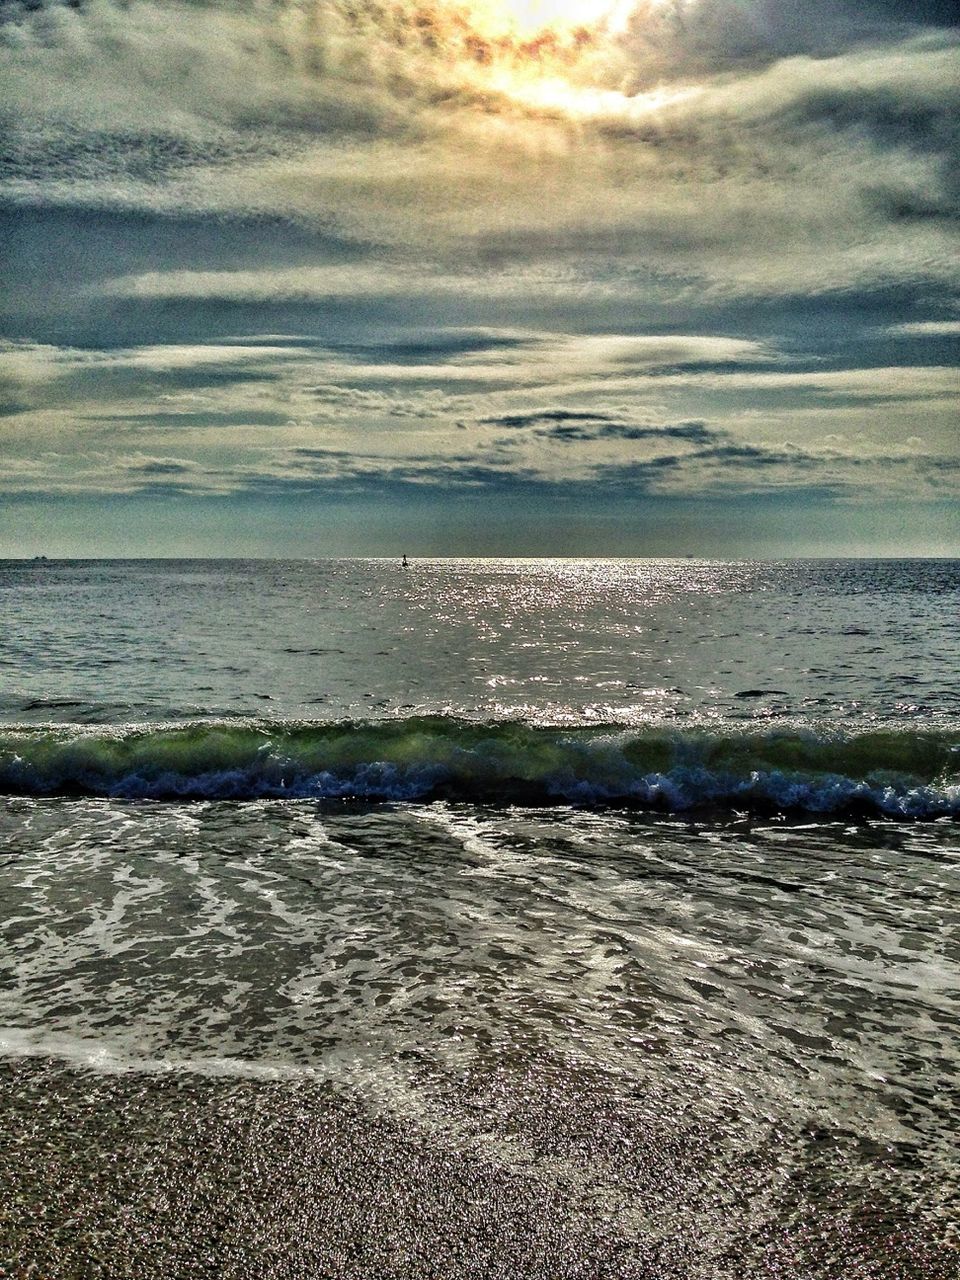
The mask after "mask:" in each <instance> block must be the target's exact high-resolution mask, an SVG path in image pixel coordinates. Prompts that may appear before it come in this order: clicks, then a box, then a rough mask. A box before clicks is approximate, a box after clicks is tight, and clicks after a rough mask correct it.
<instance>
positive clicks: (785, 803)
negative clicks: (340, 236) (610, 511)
mask: <svg viewBox="0 0 960 1280" xmlns="http://www.w3.org/2000/svg"><path fill="white" fill-rule="evenodd" d="M958 815H960V561H957V560H936V559H927V560H866V559H847V560H839V559H838V560H791V561H768V560H742V561H726V560H710V559H699V558H692V557H687V558H682V559H658V560H650V559H615V560H598V559H554V560H549V559H536V560H532V559H502V560H496V559H422V560H418V559H416V558H414V559H412V560H411V562H410V564H409V567H407V568H404V567H402V566H401V563H400V559H399V557H396V558H393V559H322V558H321V559H309V560H308V559H304V560H102V561H95V560H53V559H51V560H34V561H26V560H19V561H15V560H8V561H4V562H0V1066H2V1071H0V1106H2V1117H0V1184H2V1186H0V1190H4V1191H5V1192H6V1198H5V1199H4V1197H3V1196H0V1200H3V1202H4V1203H5V1205H6V1207H5V1208H3V1209H0V1274H3V1275H21V1274H22V1275H24V1276H26V1275H34V1274H36V1275H44V1276H50V1277H52V1276H59V1275H63V1276H67V1275H70V1276H74V1275H83V1276H88V1275H89V1276H128V1275H129V1276H148V1275H154V1274H156V1275H158V1276H160V1275H163V1276H164V1277H175V1276H179V1275H193V1274H203V1275H214V1274H216V1275H224V1276H225V1275H234V1274H236V1275H238V1276H239V1275H245V1276H248V1277H257V1276H304V1277H306V1276H356V1277H364V1276H369V1277H371V1280H375V1278H379V1277H381V1276H382V1277H389V1276H398V1277H400V1276H403V1277H412V1276H421V1275H422V1276H431V1277H435V1280H444V1278H445V1277H459V1276H490V1277H494V1276H501V1275H503V1276H507V1275H510V1276H515V1277H523V1276H539V1275H543V1276H545V1277H551V1278H552V1280H558V1278H559V1277H566V1276H571V1277H573V1276H578V1277H582V1278H583V1280H598V1278H600V1277H639V1278H641V1280H647V1278H650V1280H653V1278H656V1280H679V1277H684V1280H723V1278H725V1277H730V1278H731V1280H733V1278H735V1277H736V1278H739V1277H757V1278H760V1277H764V1278H769V1280H773V1277H778V1278H785V1280H802V1278H804V1277H810V1278H813V1277H817V1278H818V1280H858V1278H863V1280H866V1278H868V1277H870V1278H876V1280H889V1278H892V1277H918V1278H922V1280H932V1278H935V1277H936V1278H939V1277H956V1276H958V1275H960V1249H958V1245H960V1150H958V1135H960V1037H958V1033H960V892H958V891H960V826H958ZM265 1117H267V1118H268V1119H265ZM271 1117H272V1118H271ZM338 1117H339V1118H338ZM338 1134H340V1135H342V1136H341V1137H340V1138H338V1137H337V1135H338ZM277 1144H280V1146H279V1147H278V1145H277ZM281 1147H282V1154H276V1153H277V1152H278V1151H279V1150H280V1148H281ZM271 1152H273V1153H274V1154H273V1155H271V1154H270V1153H271ZM318 1153H321V1154H318ZM358 1153H359V1154H358ZM4 1156H6V1159H4ZM291 1162H293V1164H292V1165H291ZM338 1162H340V1163H338ZM294 1166H295V1167H296V1169H297V1170H299V1172H297V1173H296V1176H294V1175H293V1174H291V1173H290V1172H289V1171H290V1168H291V1167H294ZM4 1169H5V1170H6V1172H5V1173H4V1172H3V1170H4ZM124 1170H126V1171H127V1172H126V1173H124V1172H123V1171H124ZM284 1171H286V1172H284ZM118 1179H119V1181H118ZM177 1188H180V1190H179V1191H178V1190H177ZM204 1188H206V1189H205V1190H204ZM218 1188H219V1190H218ZM218 1196H219V1197H220V1198H219V1200H218V1198H217V1197H218ZM218 1204H220V1205H222V1204H229V1205H231V1206H233V1208H232V1210H231V1213H230V1214H228V1215H227V1218H224V1216H223V1213H222V1212H221V1211H220V1210H219V1209H216V1206H217V1205H218ZM338 1206H339V1207H340V1210H339V1212H338ZM218 1213H219V1214H220V1216H219V1217H218ZM265 1224H266V1225H265ZM185 1240H186V1241H188V1242H189V1248H187V1246H186V1245H184V1244H183V1241H185ZM178 1241H179V1243H178ZM4 1249H6V1251H7V1260H6V1265H7V1267H8V1268H9V1270H4V1269H3V1266H4V1261H3V1252H4ZM198 1259H200V1262H198V1261H197V1260H198ZM201 1263H202V1265H201ZM204 1267H206V1268H207V1269H206V1270H204V1269H203V1268H204ZM18 1268H19V1269H18ZM151 1268H153V1269H151Z"/></svg>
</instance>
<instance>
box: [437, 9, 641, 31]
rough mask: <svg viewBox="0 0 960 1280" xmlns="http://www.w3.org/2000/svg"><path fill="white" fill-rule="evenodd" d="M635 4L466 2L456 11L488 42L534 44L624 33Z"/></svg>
mask: <svg viewBox="0 0 960 1280" xmlns="http://www.w3.org/2000/svg"><path fill="white" fill-rule="evenodd" d="M634 4H635V0H463V3H461V4H459V5H458V6H457V7H458V8H460V9H461V10H462V12H464V13H465V15H467V17H468V20H469V22H470V25H471V26H472V27H473V29H474V30H475V31H476V32H477V34H478V35H480V36H482V37H484V38H486V39H488V40H535V39H536V37H537V36H539V35H541V34H545V33H552V34H554V35H556V36H560V37H570V36H573V35H575V34H576V33H578V32H583V33H584V34H585V35H589V34H592V33H595V32H597V31H598V30H605V31H617V30H621V29H622V28H623V26H624V24H625V23H626V21H627V19H628V17H629V15H630V12H631V10H632V9H633V7H634Z"/></svg>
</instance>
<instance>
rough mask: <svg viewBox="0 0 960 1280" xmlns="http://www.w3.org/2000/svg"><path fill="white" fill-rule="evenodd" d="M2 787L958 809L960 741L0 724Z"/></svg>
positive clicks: (418, 723) (332, 726)
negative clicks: (5, 727) (99, 728)
mask: <svg viewBox="0 0 960 1280" xmlns="http://www.w3.org/2000/svg"><path fill="white" fill-rule="evenodd" d="M0 792H2V793H5V794H18V795H92V796H110V797H123V798H129V799H137V798H153V799H173V798H197V799H201V798H202V799H252V798H259V797H285V798H314V799H337V798H339V799H362V800H367V801H392V800H395V801H402V800H425V799H431V798H439V797H443V798H446V799H459V798H462V799H465V800H467V799H469V800H480V801H489V802H505V801H508V802H514V803H525V802H527V803H539V804H549V803H556V802H563V803H572V804H588V805H589V804H605V803H628V804H636V805H640V806H646V807H651V808H658V809H664V810H671V811H683V810H691V809H697V808H709V807H713V808H717V807H719V808H728V809H741V808H743V809H750V808H762V809H781V810H805V811H809V812H822V813H830V812H838V811H843V810H861V811H868V812H875V813H883V814H891V815H901V816H910V817H935V816H938V815H944V814H957V813H960V734H956V733H955V734H952V735H951V734H948V733H943V732H928V733H917V732H914V731H907V730H903V731H893V730H882V731H881V730H878V731H875V732H870V733H861V734H856V735H826V734H815V733H813V732H802V731H797V730H791V731H783V730H780V731H770V730H768V731H766V732H758V731H756V730H752V731H747V730H744V731H741V732H734V731H730V730H726V731H722V732H721V731H716V732H711V731H707V730H699V731H683V732H679V731H678V732H673V731H667V730H664V729H660V728H657V729H654V728H647V729H636V728H631V729H624V728H622V727H616V728H614V727H606V728H604V727H600V726H591V727H583V728H544V727H539V726H534V725H530V724H526V723H522V722H507V723H503V722H501V723H476V722H472V721H462V720H456V719H453V718H448V717H443V716H418V717H412V718H408V719H398V720H386V721H377V722H356V721H341V722H336V723H276V722H251V721H242V722H223V721H219V722H202V723H195V724H190V725H173V726H163V727H159V728H158V727H149V728H147V727H141V726H123V727H118V728H115V729H112V730H111V731H109V732H106V731H103V730H92V729H88V728H79V727H56V728H53V727H48V728H34V727H31V728H20V727H18V728H9V729H5V730H3V731H0Z"/></svg>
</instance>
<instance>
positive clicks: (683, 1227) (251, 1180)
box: [0, 1060, 958, 1280]
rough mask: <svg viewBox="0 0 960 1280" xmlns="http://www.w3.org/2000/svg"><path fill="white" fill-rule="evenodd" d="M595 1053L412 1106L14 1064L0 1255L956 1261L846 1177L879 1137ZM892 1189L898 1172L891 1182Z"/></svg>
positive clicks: (220, 1260) (600, 1265) (186, 1272)
mask: <svg viewBox="0 0 960 1280" xmlns="http://www.w3.org/2000/svg"><path fill="white" fill-rule="evenodd" d="M607 1084H609V1082H605V1081H604V1080H603V1077H602V1074H594V1075H592V1076H591V1077H590V1078H587V1077H581V1078H579V1079H576V1078H574V1077H572V1076H570V1075H569V1074H568V1075H567V1076H566V1077H564V1076H563V1075H561V1074H559V1072H558V1070H549V1069H544V1064H541V1067H540V1068H539V1069H531V1067H530V1066H529V1065H527V1066H525V1067H523V1068H519V1067H518V1068H517V1069H515V1070H512V1071H503V1072H498V1073H495V1074H494V1075H493V1076H490V1077H488V1078H486V1079H483V1080H480V1079H472V1080H471V1079H467V1080H463V1081H461V1082H459V1088H458V1093H457V1097H456V1102H457V1104H458V1110H457V1112H456V1116H455V1118H454V1117H453V1115H452V1113H450V1112H448V1113H447V1116H446V1118H445V1117H444V1115H443V1107H444V1106H448V1107H449V1106H451V1105H452V1103H453V1101H454V1100H453V1098H452V1096H451V1095H450V1093H449V1089H450V1082H447V1086H446V1088H447V1090H448V1092H447V1096H446V1098H444V1097H443V1096H442V1093H440V1094H438V1093H437V1092H436V1091H434V1093H433V1098H434V1102H433V1105H432V1108H431V1109H432V1110H433V1114H424V1115H422V1116H421V1117H419V1118H418V1119H413V1118H412V1117H410V1116H402V1115H399V1114H390V1113H389V1112H388V1111H386V1110H384V1109H382V1108H374V1107H372V1106H371V1105H370V1104H369V1103H368V1102H364V1101H362V1100H361V1099H360V1098H358V1097H357V1096H352V1095H350V1094H348V1093H344V1092H343V1091H339V1090H335V1089H333V1088H330V1087H328V1086H325V1085H323V1084H321V1083H319V1082H317V1081H312V1080H309V1079H302V1080H299V1081H290V1080H287V1081H251V1080H237V1079H232V1080H225V1079H211V1078H205V1077H203V1076H200V1075H196V1074H192V1073H167V1074H162V1075H146V1074H138V1073H133V1072H128V1073H123V1074H118V1075H102V1074H95V1073H93V1072H90V1071H85V1070H81V1069H76V1068H67V1067H64V1066H63V1065H60V1064H56V1063H54V1062H52V1061H42V1060H31V1061H20V1062H17V1063H7V1064H5V1065H4V1066H3V1069H2V1092H3V1099H4V1103H3V1107H2V1110H0V1205H2V1208H0V1258H2V1259H3V1260H4V1262H3V1264H2V1265H0V1274H2V1275H3V1276H4V1277H12V1278H16V1280H20V1278H21V1277H24V1278H25V1277H28V1276H38V1277H45V1278H46V1277H51V1278H52V1277H67V1276H70V1277H74V1276H76V1277H80V1276H83V1277H90V1278H91V1280H93V1278H94V1277H98V1278H99V1277H117V1278H119V1277H130V1278H131V1280H133V1278H134V1277H136V1278H137V1280H153V1278H154V1277H156V1278H157V1280H160V1278H161V1277H162V1278H163V1280H178V1278H179V1277H193V1276H220V1277H231V1278H232V1277H236V1278H237V1280H239V1278H240V1277H244V1278H250V1277H264V1278H266V1277H271V1278H273V1277H276V1278H278V1280H279V1278H281V1277H290V1278H293V1277H298V1278H299V1277H303V1278H304V1280H306V1278H307V1277H313V1278H320V1277H344V1278H346V1277H350V1278H351V1280H368V1278H370V1277H391V1278H392V1277H397V1278H398V1280H399V1278H400V1277H403V1278H404V1280H413V1278H414V1277H416V1278H417V1280H419V1278H421V1277H423V1278H427V1277H430V1278H432V1280H459V1278H460V1277H464V1278H465V1277H504V1278H506V1277H524V1278H529V1280H540V1278H543V1280H560V1278H561V1277H562V1278H564V1280H566V1278H567V1277H570V1278H571V1280H572V1278H573V1277H578V1278H580V1280H603V1278H606V1277H609V1278H610V1280H612V1278H613V1277H617V1278H618V1280H628V1278H629V1280H679V1278H680V1277H684V1278H685V1280H692V1278H693V1277H698V1278H702V1280H707V1277H713V1278H715V1280H719V1278H720V1277H731V1280H732V1277H735V1276H737V1277H745V1276H750V1277H757V1278H758V1280H759V1278H760V1277H764V1278H769V1280H773V1278H774V1277H786V1276H789V1277H791V1278H792V1280H802V1278H805V1277H815V1276H816V1277H827V1276H836V1275H843V1276H844V1277H845V1278H849V1280H868V1278H869V1280H879V1278H880V1277H882V1278H883V1280H953V1278H954V1277H955V1276H956V1275H957V1274H958V1272H957V1263H958V1258H957V1253H956V1250H955V1249H954V1248H951V1247H950V1246H949V1245H947V1244H946V1243H943V1242H942V1241H941V1242H940V1243H939V1244H938V1243H937V1241H936V1240H935V1238H934V1233H933V1232H932V1230H931V1226H930V1223H929V1222H926V1223H925V1222H923V1221H921V1220H920V1219H919V1218H917V1217H915V1216H913V1215H910V1214H909V1213H904V1212H903V1211H902V1210H901V1209H899V1208H898V1206H897V1204H896V1200H895V1198H891V1200H890V1201H889V1202H888V1203H884V1202H883V1201H881V1200H878V1198H877V1197H876V1195H875V1193H871V1194H870V1195H868V1196H866V1197H865V1196H864V1195H862V1194H860V1193H858V1190H857V1165H858V1164H859V1163H862V1162H865V1161H866V1162H870V1161H872V1162H873V1164H874V1165H875V1166H876V1165H878V1164H882V1161H883V1156H882V1152H881V1151H880V1150H879V1149H878V1150H877V1151H876V1152H873V1153H869V1152H865V1151H863V1150H860V1151H859V1152H853V1151H851V1150H845V1149H844V1145H845V1144H844V1141H843V1135H837V1134H833V1135H830V1134H816V1133H810V1134H807V1135H805V1138H804V1140H805V1142H806V1146H807V1160H806V1166H805V1167H804V1168H802V1169H801V1170H799V1171H797V1170H796V1169H795V1170H794V1171H793V1174H792V1176H791V1177H790V1178H787V1179H784V1178H783V1177H781V1176H780V1166H779V1163H778V1151H777V1146H776V1142H777V1137H778V1135H777V1134H776V1133H775V1132H773V1131H771V1132H770V1133H769V1135H768V1142H767V1143H765V1144H761V1145H759V1146H757V1147H756V1148H755V1149H754V1150H753V1151H752V1152H751V1153H750V1156H749V1158H748V1159H746V1160H744V1161H743V1162H742V1165H741V1167H740V1168H738V1169H736V1170H734V1171H733V1176H730V1174H731V1171H730V1169H729V1168H728V1169H727V1170H726V1172H727V1175H728V1176H727V1177H726V1178H723V1177H721V1176H720V1175H721V1171H722V1170H723V1160H724V1158H725V1156H726V1154H727V1153H726V1151H725V1147H726V1136H725V1135H724V1133H723V1132H722V1130H720V1129H717V1130H715V1131H713V1132H710V1131H707V1130H704V1129H701V1128H699V1127H698V1126H697V1125H696V1124H695V1123H691V1122H684V1121H683V1120H680V1121H679V1122H677V1123H672V1124H671V1123H667V1122H666V1121H667V1117H664V1124H663V1125H662V1127H660V1128H659V1131H658V1130H657V1129H656V1127H655V1126H652V1125H651V1123H650V1121H649V1116H648V1113H647V1109H646V1106H645V1105H642V1104H641V1105H638V1108H637V1112H636V1114H635V1115H631V1114H630V1113H629V1111H627V1112H623V1111H621V1112H620V1113H619V1114H618V1113H617V1112H616V1111H615V1110H614V1109H613V1108H612V1107H611V1105H610V1104H611V1101H612V1093H611V1091H610V1090H609V1088H608V1087H606V1086H607ZM892 1190H893V1191H894V1192H895V1188H894V1187H892Z"/></svg>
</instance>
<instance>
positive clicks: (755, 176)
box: [0, 0, 960, 555]
mask: <svg viewBox="0 0 960 1280" xmlns="http://www.w3.org/2000/svg"><path fill="white" fill-rule="evenodd" d="M958 21H960V19H958V8H957V5H956V4H955V3H950V4H948V3H935V2H934V0H928V2H926V3H924V2H918V3H909V0H903V2H901V3H894V2H893V0H858V2H857V3H856V4H853V3H851V2H850V0H637V2H636V3H633V4H632V3H630V0H580V3H570V4H564V3H563V2H562V0H464V3H462V4H461V3H458V0H436V3H435V4H433V5H418V4H416V3H406V2H405V0H397V3H393V4H391V3H390V0H369V3H368V2H367V0H351V2H349V3H347V2H344V3H342V4H337V3H324V0H192V2H189V3H175V2H173V0H72V2H71V3H65V2H63V0H0V147H2V157H0V246H2V252H3V292H2V297H0V366H2V378H0V554H3V555H37V554H48V555H59V554H76V555H98V554H130V555H151V554H160V555H168V554H228V555H230V554H236V555H241V554H252V555H286V554H293V555H327V554H334V555H343V554H351V553H358V554H399V553H400V552H401V551H406V552H407V553H408V554H411V555H423V554H445V553H449V554H470V553H476V554H538V553H542V554H560V555H576V554H625V555H629V554H638V555H644V554H653V555H657V554H686V553H693V554H734V555H753V554H758V555H780V554H874V553H877V554H908V555H909V554H921V555H923V554H960V503H958V488H960V433H958V391H960V376H958V370H957V366H958V360H957V356H958V351H960V300H958V299H960V292H958V283H960V245H958V228H960V200H958V196H960V156H958V146H957V143H958V136H960V27H958V25H957V23H958Z"/></svg>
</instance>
